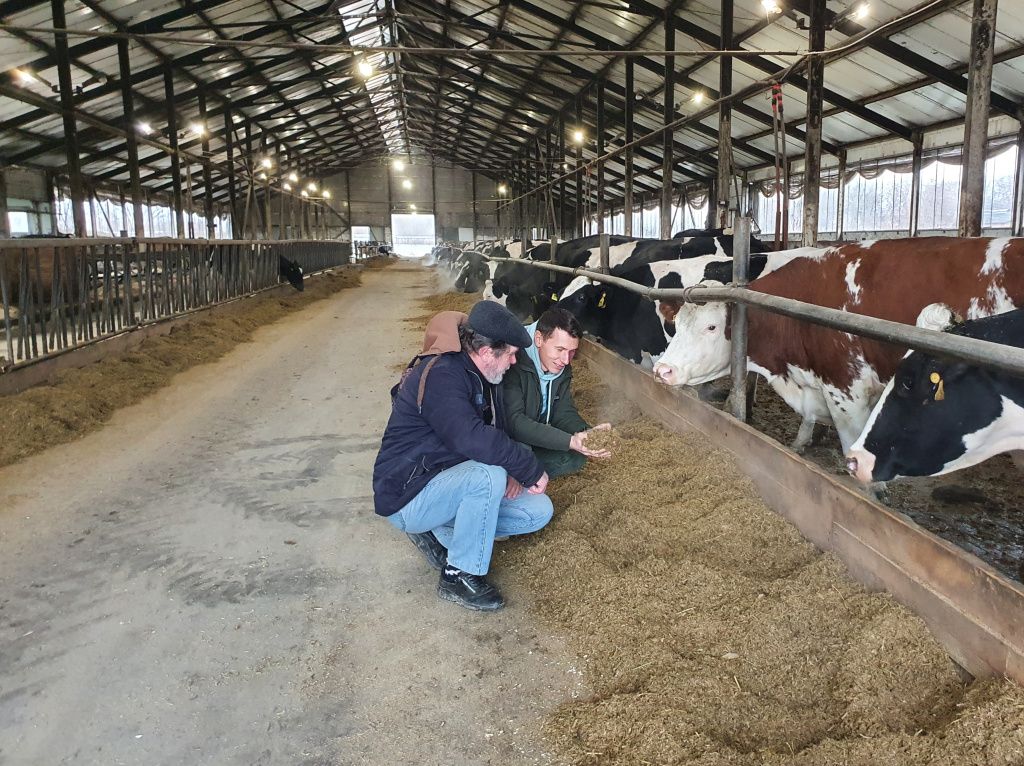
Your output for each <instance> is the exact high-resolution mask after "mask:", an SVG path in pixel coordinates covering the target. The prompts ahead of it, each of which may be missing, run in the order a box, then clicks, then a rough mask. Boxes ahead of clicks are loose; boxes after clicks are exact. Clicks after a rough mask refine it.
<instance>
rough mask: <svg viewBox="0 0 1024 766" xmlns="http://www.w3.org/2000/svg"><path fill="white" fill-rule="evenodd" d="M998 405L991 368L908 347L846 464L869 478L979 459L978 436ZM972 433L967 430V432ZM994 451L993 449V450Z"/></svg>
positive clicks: (937, 470) (945, 468)
mask: <svg viewBox="0 0 1024 766" xmlns="http://www.w3.org/2000/svg"><path fill="white" fill-rule="evenodd" d="M1002 410H1003V403H1002V401H1001V397H1000V395H999V392H998V390H997V388H996V386H995V385H994V382H993V379H992V376H991V375H990V374H989V373H987V372H985V371H984V370H981V369H979V368H976V367H975V368H972V367H970V366H968V365H966V364H963V363H959V362H956V363H954V362H946V361H943V360H939V359H936V358H935V357H933V356H931V355H930V354H925V353H921V352H917V351H914V352H911V353H910V354H908V355H907V356H906V357H905V358H904V359H903V361H902V362H901V363H900V366H899V367H898V368H897V370H896V374H895V375H894V376H893V379H892V380H890V381H889V383H888V385H887V386H886V387H885V390H884V391H883V392H882V398H881V399H880V400H879V401H878V403H877V404H876V405H875V408H874V410H872V412H871V415H870V416H869V417H868V422H867V425H866V426H865V427H864V431H863V432H862V433H861V435H860V437H859V438H858V439H857V441H856V442H854V444H853V446H852V447H851V448H850V451H849V452H848V453H847V456H846V458H847V459H846V467H847V469H848V470H849V471H850V473H851V474H852V475H853V476H855V477H856V478H857V479H858V480H860V481H862V482H864V483H869V482H873V481H889V480H890V479H895V478H897V477H899V476H937V475H939V474H943V473H949V472H950V471H953V470H956V469H957V468H962V467H966V466H967V465H973V464H975V463H978V462H981V461H982V460H984V459H986V458H987V457H990V456H991V455H992V454H995V453H994V452H990V451H988V452H985V454H984V455H983V456H980V457H977V459H972V458H973V457H974V456H972V455H969V454H968V453H969V452H971V451H974V452H976V453H979V454H980V452H983V451H984V450H977V449H976V447H980V446H981V445H980V440H979V439H978V437H977V434H978V433H979V432H982V431H983V430H984V429H985V428H986V427H987V426H989V425H991V424H992V423H993V422H994V421H995V420H996V419H997V418H998V417H999V415H1000V413H1001V412H1002ZM972 437H974V438H972ZM996 451H999V450H996Z"/></svg>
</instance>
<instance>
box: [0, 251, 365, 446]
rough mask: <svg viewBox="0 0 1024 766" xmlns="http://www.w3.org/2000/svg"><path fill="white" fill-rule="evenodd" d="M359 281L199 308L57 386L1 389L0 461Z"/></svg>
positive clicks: (72, 431) (319, 279)
mask: <svg viewBox="0 0 1024 766" xmlns="http://www.w3.org/2000/svg"><path fill="white" fill-rule="evenodd" d="M358 285H359V272H358V271H357V270H355V269H342V270H339V271H333V272H327V273H324V274H321V275H318V276H316V277H313V278H311V279H309V280H307V281H306V284H305V290H304V292H302V293H298V292H294V291H289V292H288V293H285V294H280V295H257V296H254V297H252V298H245V299H242V300H238V301H236V302H235V303H233V304H231V305H230V306H229V307H227V308H225V309H224V310H223V311H222V312H221V313H219V314H218V315H217V316H212V317H205V318H204V315H203V314H199V315H197V316H196V317H195V318H194V319H192V320H190V321H189V322H187V323H185V324H182V325H179V326H177V327H175V328H174V329H172V331H171V332H170V334H168V335H164V336H159V337H152V338H148V339H146V340H145V341H143V342H142V344H141V345H140V346H139V347H138V348H136V349H135V350H133V351H130V352H127V353H125V354H123V355H120V356H117V357H111V358H108V359H104V360H102V361H100V362H96V363H95V364H91V365H89V366H88V367H83V368H81V369H77V370H67V371H65V372H62V373H60V375H59V376H58V379H57V381H56V382H55V383H53V384H52V385H43V386H37V387H35V388H30V389H28V390H26V391H23V392H21V393H19V394H13V395H11V396H0V466H4V465H8V464H10V463H13V462H15V461H17V460H21V459H23V458H25V457H28V456H29V455H33V454H35V453H37V452H41V451H42V450H44V449H47V448H48V447H52V446H54V445H56V444H63V443H65V442H69V441H71V440H72V439H76V438H78V437H80V436H82V435H84V434H86V433H89V432H90V431H94V430H96V429H97V428H99V427H100V426H101V425H102V424H103V423H104V422H105V421H106V420H107V419H108V418H109V417H110V416H111V415H112V414H113V412H114V411H115V410H117V409H119V408H121V407H125V406H128V405H129V404H134V403H135V402H138V401H140V400H141V399H142V398H143V397H145V396H146V395H148V394H150V393H152V392H153V391H154V390H155V389H157V388H160V387H162V386H166V385H167V384H168V383H170V381H171V378H172V377H174V375H175V374H177V373H179V372H181V371H183V370H186V369H188V368H189V367H193V366H195V365H197V364H203V363H205V362H212V361H214V360H215V359H218V358H220V357H221V356H223V355H224V354H226V353H227V352H228V351H230V350H231V349H232V348H234V347H235V346H236V345H238V344H239V343H242V342H244V341H247V340H249V339H250V338H251V337H252V333H253V331H254V330H255V329H256V328H257V327H259V326H260V325H264V324H268V323H270V322H274V321H276V320H278V319H280V318H281V317H283V316H285V315H286V314H290V313H291V312H293V311H298V310H299V309H302V308H304V307H305V306H307V305H309V304H310V303H312V302H313V301H316V300H319V299H321V298H326V297H327V296H329V295H332V294H334V293H336V292H338V291H339V290H343V289H345V288H348V287H356V286H358Z"/></svg>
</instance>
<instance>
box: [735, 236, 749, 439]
mask: <svg viewBox="0 0 1024 766" xmlns="http://www.w3.org/2000/svg"><path fill="white" fill-rule="evenodd" d="M732 253H733V257H732V281H733V284H736V285H739V286H744V287H745V286H746V284H747V276H748V274H749V273H750V219H749V218H747V217H746V216H737V218H736V220H735V222H734V223H733V237H732ZM748 329H749V327H748V325H747V307H746V306H744V305H743V304H742V303H737V304H736V305H735V306H733V307H732V349H731V350H732V364H731V365H730V369H731V370H732V414H733V415H735V416H736V419H737V420H741V421H743V422H744V423H746V422H747V331H748Z"/></svg>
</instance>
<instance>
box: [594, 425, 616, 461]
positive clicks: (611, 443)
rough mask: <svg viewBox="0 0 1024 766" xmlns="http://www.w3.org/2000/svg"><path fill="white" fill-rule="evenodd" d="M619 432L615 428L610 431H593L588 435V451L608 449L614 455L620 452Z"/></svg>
mask: <svg viewBox="0 0 1024 766" xmlns="http://www.w3.org/2000/svg"><path fill="white" fill-rule="evenodd" d="M620 443H621V439H620V438H619V432H618V431H616V430H615V429H614V428H612V429H610V430H603V429H602V430H600V431H591V432H590V433H588V434H587V449H592V450H602V449H606V450H608V451H610V452H611V453H612V455H614V454H615V453H617V452H618V451H619V444H620Z"/></svg>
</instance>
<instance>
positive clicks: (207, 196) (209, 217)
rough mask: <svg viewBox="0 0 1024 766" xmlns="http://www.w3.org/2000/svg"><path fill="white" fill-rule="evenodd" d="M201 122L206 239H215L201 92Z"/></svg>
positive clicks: (208, 138)
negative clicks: (202, 128)
mask: <svg viewBox="0 0 1024 766" xmlns="http://www.w3.org/2000/svg"><path fill="white" fill-rule="evenodd" d="M197 98H198V99H199V122H200V123H201V124H202V125H203V127H204V128H205V130H203V142H202V144H201V146H202V147H203V212H204V213H205V215H206V238H207V239H213V238H214V236H216V235H215V233H214V227H213V171H212V170H211V168H210V127H209V125H207V124H206V94H205V93H203V92H202V91H199V93H198V94H197Z"/></svg>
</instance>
